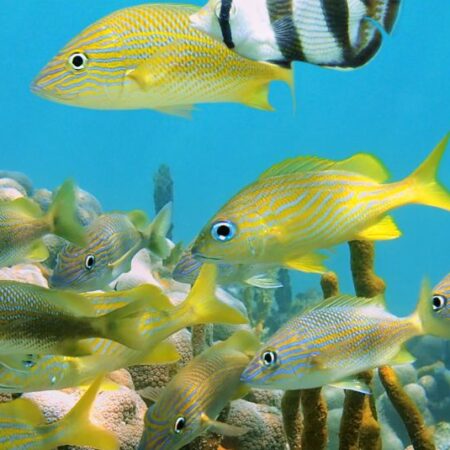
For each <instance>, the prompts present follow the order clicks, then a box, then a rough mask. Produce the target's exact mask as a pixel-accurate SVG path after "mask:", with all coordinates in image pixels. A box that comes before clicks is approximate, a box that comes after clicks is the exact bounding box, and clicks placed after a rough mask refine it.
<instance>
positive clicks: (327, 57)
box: [191, 0, 400, 68]
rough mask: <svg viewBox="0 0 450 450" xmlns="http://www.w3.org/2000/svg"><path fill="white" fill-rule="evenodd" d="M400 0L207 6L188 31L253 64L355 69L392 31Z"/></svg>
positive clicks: (224, 1) (220, 1) (248, 0)
mask: <svg viewBox="0 0 450 450" xmlns="http://www.w3.org/2000/svg"><path fill="white" fill-rule="evenodd" d="M399 6H400V0H209V2H208V4H207V5H206V6H204V7H203V8H202V9H201V10H200V11H199V12H197V13H195V14H193V15H192V16H191V23H192V25H193V26H194V27H195V28H197V29H198V30H201V31H203V32H205V33H207V34H209V35H210V36H212V37H214V38H216V39H218V40H223V41H224V43H225V44H226V45H227V46H228V47H229V48H234V49H235V50H236V51H237V52H238V53H240V54H241V55H243V56H246V57H247V58H251V59H255V60H258V61H273V62H280V63H289V62H291V61H305V62H309V63H312V64H317V65H321V66H329V67H338V68H354V67H359V66H362V65H364V64H366V63H367V62H369V61H370V60H371V59H372V58H373V57H374V56H375V54H376V53H377V51H378V49H379V48H380V46H381V41H382V30H384V31H385V32H387V33H389V32H391V31H392V28H393V26H394V23H395V20H396V18H397V13H398V10H399Z"/></svg>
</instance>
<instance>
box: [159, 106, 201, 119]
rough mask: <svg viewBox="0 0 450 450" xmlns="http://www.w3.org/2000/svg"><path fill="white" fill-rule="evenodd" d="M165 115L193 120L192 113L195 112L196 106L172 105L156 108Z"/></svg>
mask: <svg viewBox="0 0 450 450" xmlns="http://www.w3.org/2000/svg"><path fill="white" fill-rule="evenodd" d="M155 111H158V112H160V113H163V114H169V115H171V116H176V117H181V118H183V119H192V112H193V111H194V105H171V106H164V107H162V106H160V107H159V108H155Z"/></svg>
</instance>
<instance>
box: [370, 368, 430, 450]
mask: <svg viewBox="0 0 450 450" xmlns="http://www.w3.org/2000/svg"><path fill="white" fill-rule="evenodd" d="M378 373H379V375H380V379H381V382H382V383H383V386H384V388H385V389H386V393H387V395H388V397H389V399H390V400H391V402H392V404H393V405H394V407H395V409H396V410H397V412H398V413H399V415H400V417H401V418H402V420H403V422H404V424H405V426H406V429H407V431H408V435H409V437H410V439H411V443H412V445H413V447H414V450H435V449H436V447H435V445H434V443H433V437H432V434H431V432H430V430H429V429H428V428H427V427H426V426H425V423H424V420H423V417H422V415H421V413H420V411H419V409H418V408H417V406H416V405H415V404H414V402H413V401H412V400H411V399H410V398H409V396H408V395H407V394H406V392H405V390H404V389H403V387H402V385H401V383H400V381H399V379H398V377H397V375H396V373H395V371H394V370H393V369H392V368H391V367H389V366H383V367H380V368H379V369H378Z"/></svg>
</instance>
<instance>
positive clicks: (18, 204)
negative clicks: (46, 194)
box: [8, 197, 44, 219]
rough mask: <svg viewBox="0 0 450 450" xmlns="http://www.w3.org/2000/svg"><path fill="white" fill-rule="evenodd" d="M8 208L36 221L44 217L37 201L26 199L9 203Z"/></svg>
mask: <svg viewBox="0 0 450 450" xmlns="http://www.w3.org/2000/svg"><path fill="white" fill-rule="evenodd" d="M8 207H9V208H11V209H14V210H15V211H18V212H21V213H22V214H25V215H26V216H29V217H33V218H35V219H36V218H38V217H43V216H44V213H43V212H42V209H41V207H40V206H39V205H38V204H37V203H36V202H35V201H33V200H30V199H29V198H26V197H21V198H18V199H16V200H13V201H11V202H8Z"/></svg>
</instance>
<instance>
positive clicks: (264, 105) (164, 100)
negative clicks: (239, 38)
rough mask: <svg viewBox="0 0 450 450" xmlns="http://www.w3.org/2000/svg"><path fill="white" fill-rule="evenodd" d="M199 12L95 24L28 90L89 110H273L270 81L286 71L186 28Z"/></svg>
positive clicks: (137, 14)
mask: <svg viewBox="0 0 450 450" xmlns="http://www.w3.org/2000/svg"><path fill="white" fill-rule="evenodd" d="M198 9H199V8H197V7H195V6H185V5H142V6H135V7H131V8H126V9H123V10H120V11H117V12H114V13H113V14H111V15H109V16H107V17H105V18H103V19H101V20H99V21H98V22H96V23H94V24H93V25H91V26H90V27H88V28H87V29H86V30H84V31H83V32H82V33H81V34H80V35H78V36H77V37H76V38H75V39H73V40H72V41H70V42H69V43H68V44H67V45H66V47H64V48H63V49H62V50H61V51H60V53H59V54H58V55H57V56H56V57H55V58H54V59H53V60H52V61H50V62H49V64H48V65H47V66H46V67H45V68H44V69H43V70H42V72H41V73H40V74H39V75H38V76H37V78H36V79H35V80H34V82H33V84H32V91H33V92H34V93H36V94H38V95H40V96H42V97H44V98H47V99H49V100H53V101H56V102H60V103H65V104H68V105H73V106H81V107H85V108H94V109H147V108H150V109H156V110H158V111H161V112H165V113H172V114H177V115H186V114H189V112H190V111H191V109H192V106H193V105H194V104H196V103H212V102H235V103H243V104H245V105H248V106H251V107H254V108H259V109H265V110H271V109H272V107H271V105H270V104H269V101H268V98H267V97H268V89H269V84H270V82H271V81H274V80H281V81H285V82H287V83H288V84H290V85H291V86H292V83H293V82H292V71H291V69H287V68H283V67H280V66H277V65H274V64H269V63H258V62H255V61H251V60H248V59H245V58H243V57H241V56H239V55H238V54H236V53H234V52H232V51H231V50H228V49H227V48H225V47H224V46H223V45H222V44H221V43H220V42H217V41H215V40H214V39H212V38H210V37H209V36H207V35H206V34H203V33H202V32H199V31H197V30H195V29H194V28H192V27H191V26H190V21H189V16H190V15H191V14H193V13H195V12H196V11H198Z"/></svg>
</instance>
